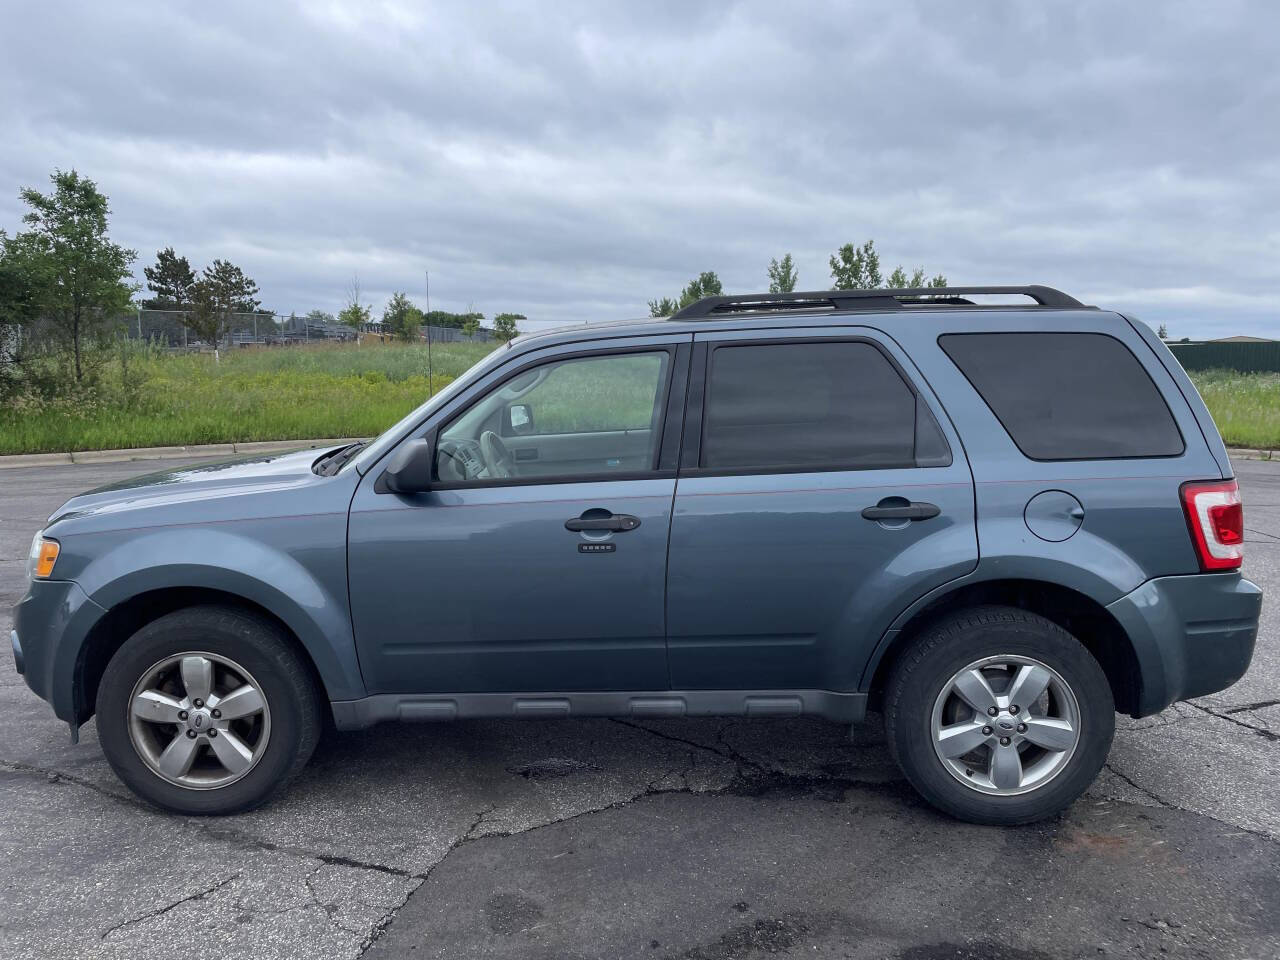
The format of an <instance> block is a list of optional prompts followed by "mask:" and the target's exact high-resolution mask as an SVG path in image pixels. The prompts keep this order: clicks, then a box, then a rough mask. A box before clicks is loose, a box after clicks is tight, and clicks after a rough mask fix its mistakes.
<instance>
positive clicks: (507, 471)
mask: <svg viewBox="0 0 1280 960" xmlns="http://www.w3.org/2000/svg"><path fill="white" fill-rule="evenodd" d="M480 454H481V456H483V457H484V463H485V466H486V467H487V468H488V470H489V476H491V477H514V476H515V475H516V462H515V460H514V459H512V457H511V451H509V450H508V449H507V445H506V444H505V443H503V442H502V438H501V437H499V436H498V435H497V434H496V433H494V432H493V431H492V430H486V431H485V432H484V433H482V434H480Z"/></svg>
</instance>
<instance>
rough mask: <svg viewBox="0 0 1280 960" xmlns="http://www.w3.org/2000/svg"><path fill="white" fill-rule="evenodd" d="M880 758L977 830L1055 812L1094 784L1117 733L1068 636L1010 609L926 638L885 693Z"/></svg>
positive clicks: (941, 626) (1092, 672) (963, 620)
mask: <svg viewBox="0 0 1280 960" xmlns="http://www.w3.org/2000/svg"><path fill="white" fill-rule="evenodd" d="M885 726H886V733H887V736H888V742H889V749H890V751H891V752H892V753H893V754H894V757H895V759H896V760H897V761H898V764H899V765H900V766H901V767H902V770H903V773H904V774H906V777H907V779H908V780H909V781H910V782H911V784H912V785H913V786H914V787H915V788H916V789H917V790H918V791H920V793H921V794H922V795H923V796H924V797H925V799H926V800H928V801H929V802H930V803H932V804H933V805H934V806H936V807H938V808H939V809H940V810H943V811H944V812H946V813H949V814H951V815H952V816H955V817H958V818H960V819H962V820H969V821H972V822H974V823H986V824H1017V823H1029V822H1031V821H1034V820H1040V819H1043V818H1045V817H1049V816H1052V815H1054V814H1056V813H1060V812H1061V811H1062V810H1064V809H1066V808H1067V807H1068V806H1070V805H1071V803H1073V802H1074V801H1075V800H1076V799H1077V798H1078V797H1079V796H1080V795H1081V794H1082V793H1084V791H1085V790H1086V789H1087V788H1088V786H1089V784H1090V783H1092V782H1093V779H1094V778H1095V777H1096V776H1097V775H1098V771H1099V770H1100V769H1101V768H1102V764H1103V763H1104V762H1105V761H1106V758H1107V753H1108V752H1109V751H1110V749H1111V739H1112V736H1113V735H1114V733H1115V704H1114V701H1113V699H1112V696H1111V687H1110V685H1109V684H1108V683H1107V678H1106V675H1105V674H1104V673H1103V672H1102V668H1101V667H1100V666H1099V665H1098V662H1097V661H1096V660H1095V659H1094V658H1093V656H1092V655H1091V654H1090V653H1089V651H1088V650H1086V649H1085V648H1084V646H1083V645H1082V644H1081V643H1080V642H1079V641H1078V640H1077V639H1076V638H1075V637H1073V636H1072V635H1071V634H1069V633H1067V632H1066V631H1065V630H1063V629H1062V628H1061V627H1059V626H1058V625H1057V624H1055V623H1053V622H1052V621H1049V620H1046V619H1045V618H1043V617H1040V616H1037V615H1035V614H1032V613H1028V612H1026V611H1024V610H1018V609H1016V608H1011V607H980V608H976V609H972V610H966V611H963V612H960V613H957V614H954V615H952V616H950V617H948V618H946V619H945V620H942V621H940V622H939V623H937V624H935V625H933V626H932V627H930V628H928V629H926V630H925V631H924V632H923V633H922V634H921V636H920V637H919V638H917V640H916V643H915V644H914V645H913V646H912V647H911V648H909V649H908V650H907V651H906V652H905V653H904V654H903V656H902V657H901V659H900V660H899V661H898V663H897V664H896V665H895V667H894V670H893V672H892V674H891V676H890V679H889V683H888V686H887V688H886V691H885Z"/></svg>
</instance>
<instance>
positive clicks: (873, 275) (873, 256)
mask: <svg viewBox="0 0 1280 960" xmlns="http://www.w3.org/2000/svg"><path fill="white" fill-rule="evenodd" d="M827 262H828V263H830V264H831V279H832V281H834V285H833V286H832V288H831V289H832V290H881V289H888V290H915V289H920V288H922V287H934V288H937V287H945V286H946V285H947V278H946V277H944V276H943V275H942V274H940V273H939V274H937V275H936V276H935V277H934V278H933V279H932V280H929V281H928V282H926V281H925V273H924V267H916V268H915V270H914V271H912V273H911V275H910V276H907V271H906V270H904V269H902V265H901V264H899V265H898V266H896V267H894V268H893V272H892V273H890V274H889V279H888V280H887V281H886V280H885V279H884V277H883V276H882V275H881V273H880V254H878V253H877V252H876V243H875V241H874V240H868V241H867V242H866V243H864V244H863V245H862V246H860V247H855V246H854V245H853V244H852V243H846V244H845V245H844V246H843V247H841V248H840V249H839V250H837V251H836V252H835V253H833V254H832V255H831V257H830V259H829V260H828V261H827Z"/></svg>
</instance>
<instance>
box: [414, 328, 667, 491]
mask: <svg viewBox="0 0 1280 960" xmlns="http://www.w3.org/2000/svg"><path fill="white" fill-rule="evenodd" d="M669 366H670V360H669V355H668V353H667V352H666V351H653V352H644V353H623V354H607V355H600V356H591V357H577V358H573V359H567V360H554V361H551V362H549V363H544V364H541V365H539V366H536V367H531V368H529V369H527V370H524V371H521V372H520V373H518V374H516V375H515V376H514V377H512V378H511V379H509V380H506V381H504V382H503V383H502V384H500V385H499V386H497V387H495V388H494V389H493V390H491V391H490V392H489V393H487V394H485V395H484V396H483V397H481V398H480V399H479V400H477V401H476V402H475V403H474V404H472V405H471V406H470V407H469V408H468V409H467V410H466V411H465V412H464V413H462V414H461V415H459V416H458V417H457V418H456V419H454V420H453V421H452V422H451V423H450V424H449V425H448V426H447V427H445V429H444V430H443V431H441V433H440V436H439V439H438V441H437V444H436V474H437V477H438V478H439V480H440V481H442V482H444V483H478V484H483V483H494V482H504V481H512V480H537V479H546V480H548V481H553V480H574V479H582V478H587V477H599V476H607V475H609V474H635V473H641V472H645V471H649V470H652V469H653V468H654V464H655V461H656V457H657V450H658V444H659V441H660V434H661V428H662V423H661V416H660V414H661V408H662V398H663V394H664V392H665V389H664V388H665V386H666V382H667V373H668V368H669Z"/></svg>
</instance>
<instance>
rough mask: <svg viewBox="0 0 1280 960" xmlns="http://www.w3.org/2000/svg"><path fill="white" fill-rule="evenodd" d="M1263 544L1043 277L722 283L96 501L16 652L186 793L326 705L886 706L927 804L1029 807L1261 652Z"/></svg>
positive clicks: (43, 558)
mask: <svg viewBox="0 0 1280 960" xmlns="http://www.w3.org/2000/svg"><path fill="white" fill-rule="evenodd" d="M978 295H982V296H989V295H1003V296H1006V297H1015V296H1016V297H1019V298H1021V299H1022V301H1024V302H1022V303H1017V304H1015V305H999V306H992V305H980V304H977V303H975V302H973V297H975V296H978ZM1242 544H1243V515H1242V511H1241V504H1240V497H1239V492H1238V489H1237V486H1236V483H1235V481H1234V480H1233V479H1232V469H1231V463H1230V461H1229V460H1228V458H1227V452H1226V449H1225V447H1224V446H1223V444H1222V441H1221V439H1220V437H1219V436H1218V433H1217V431H1216V429H1215V428H1214V424H1213V421H1212V420H1211V418H1210V416H1209V414H1208V411H1207V410H1206V409H1205V407H1204V404H1203V403H1202V401H1201V400H1200V397H1199V395H1198V394H1197V393H1196V390H1195V388H1194V387H1193V385H1192V384H1191V382H1190V380H1189V379H1188V378H1187V376H1186V374H1185V373H1184V372H1183V371H1182V369H1181V367H1180V366H1179V365H1178V363H1177V361H1176V360H1175V359H1174V358H1173V356H1172V355H1171V354H1170V353H1169V351H1168V350H1167V349H1166V348H1165V346H1164V345H1163V344H1162V343H1161V342H1160V341H1159V339H1157V338H1156V337H1155V336H1154V335H1153V334H1152V332H1151V331H1150V330H1149V329H1148V328H1147V327H1146V326H1144V325H1143V324H1141V323H1139V322H1138V321H1136V320H1133V319H1131V318H1128V317H1126V316H1123V315H1121V314H1119V313H1114V312H1108V311H1103V310H1099V309H1097V308H1095V307H1088V306H1085V305H1083V304H1081V303H1079V302H1078V301H1076V300H1075V299H1073V298H1071V297H1069V296H1067V295H1066V294H1063V293H1061V292H1059V291H1057V290H1053V289H1050V288H1047V287H1039V286H1029V287H953V288H947V289H930V290H897V291H888V290H870V291H824V292H817V293H797V294H779V295H769V294H757V295H750V296H740V297H713V298H708V299H705V300H701V301H698V302H697V303H694V304H692V305H691V306H689V307H687V308H685V309H684V310H682V311H680V312H679V313H677V314H676V315H675V316H673V317H670V318H664V319H657V320H644V321H635V322H629V323H624V324H612V325H611V324H602V325H595V326H586V327H575V328H572V329H564V330H560V331H553V332H549V333H544V334H540V335H536V336H526V337H521V338H519V339H517V340H515V341H513V342H512V343H511V344H510V345H508V346H507V347H505V348H500V349H498V350H496V351H495V352H493V353H492V354H490V355H489V356H488V357H486V358H485V359H484V360H482V361H480V362H479V363H478V364H477V365H476V366H475V367H473V368H472V369H471V370H470V371H469V372H468V373H466V374H465V375H463V376H462V377H460V378H458V379H457V380H456V381H454V382H453V383H451V384H450V385H449V386H448V387H447V388H446V389H444V390H443V391H441V392H440V393H438V394H437V395H436V396H434V397H432V398H430V399H429V400H428V401H427V402H426V403H425V404H423V405H422V406H421V407H419V408H418V409H417V410H414V411H413V412H412V413H410V414H409V415H408V416H407V417H405V418H404V420H402V421H401V422H400V423H398V424H396V425H395V426H393V427H391V428H390V429H389V430H387V431H386V432H385V433H383V434H382V435H381V436H379V437H377V438H376V439H374V440H373V441H371V442H369V443H361V444H354V445H350V446H346V447H340V448H337V449H332V450H328V451H326V452H324V453H323V454H322V455H320V456H319V457H318V458H317V456H316V455H315V453H314V452H312V451H308V452H302V453H296V454H290V455H285V456H279V457H270V458H266V459H259V460H250V461H240V462H232V463H219V464H214V465H212V466H195V467H187V468H182V469H178V470H172V471H169V472H165V473H158V474H153V475H151V476H148V477H142V478H138V479H134V480H130V481H127V482H124V483H119V484H115V485H112V486H107V487H103V488H100V489H98V490H94V491H91V492H89V493H86V494H83V495H81V496H78V497H75V498H73V499H72V500H70V501H68V502H67V503H66V504H65V505H64V506H63V507H61V508H60V509H59V510H58V511H57V512H55V513H54V515H53V516H52V517H50V519H49V522H48V524H47V526H46V527H45V529H44V530H42V531H40V532H39V533H38V534H37V535H36V537H35V539H34V541H33V543H32V551H31V562H30V571H31V577H32V579H31V584H30V589H29V590H28V592H27V594H26V595H25V596H24V597H23V599H22V600H21V602H20V603H19V604H18V606H17V608H16V612H15V625H16V629H15V631H14V633H13V637H12V642H13V650H14V656H15V658H16V661H17V664H18V669H19V671H20V672H24V673H25V677H26V681H27V683H28V684H29V685H30V686H31V688H32V689H33V690H34V691H35V692H36V693H37V694H39V695H40V696H41V697H43V698H45V699H46V700H48V701H49V702H50V703H51V704H52V706H53V709H54V711H55V713H56V714H57V716H58V717H60V718H61V719H63V720H65V721H67V722H68V723H69V724H70V725H71V729H72V735H73V738H74V737H75V735H76V732H77V730H78V728H79V726H80V725H81V724H83V723H84V722H85V721H86V720H87V719H89V718H90V717H92V716H94V715H95V714H96V716H97V726H98V732H99V737H100V740H101V744H102V749H103V751H104V752H105V754H106V756H107V759H108V760H109V761H110V763H111V765H112V767H113V768H114V769H115V771H116V773H117V774H118V775H119V776H120V778H121V779H122V780H123V781H124V782H125V783H126V784H128V786H129V787H131V788H132V789H133V790H134V791H136V792H137V793H138V794H139V795H141V796H142V797H144V798H146V799H148V800H150V801H151V802H153V803H156V804H158V805H160V806H162V807H166V808H168V809H171V810H177V811H181V812H185V813H193V814H223V813H232V812H236V811H242V810H247V809H249V808H252V807H254V806H256V805H258V804H260V803H262V802H263V801H264V800H266V799H267V797H268V796H269V795H270V794H271V793H272V792H273V791H274V790H276V789H277V788H279V787H280V785H281V784H282V783H284V782H285V781H286V780H287V779H288V777H289V776H290V775H291V774H292V773H294V772H296V771H297V770H298V769H299V768H300V767H301V766H302V765H304V764H305V763H306V762H307V759H308V758H309V756H310V754H311V752H312V750H313V748H314V746H315V743H316V739H317V736H318V734H319V731H320V730H321V728H322V726H323V725H324V724H325V723H326V722H332V723H333V724H334V725H336V726H337V728H338V729H344V730H345V729H355V728H361V727H366V726H369V725H372V724H374V723H378V722H380V721H383V720H449V719H453V718H461V717H562V716H630V717H671V716H689V715H708V714H716V715H739V716H748V717H762V716H793V715H800V714H810V715H816V716H820V717H825V718H827V719H829V720H832V721H837V722H840V723H853V722H857V721H861V720H862V719H863V718H864V715H865V713H866V712H867V711H868V709H869V708H870V709H875V710H878V711H880V712H881V713H883V716H884V722H885V727H886V731H887V736H888V744H889V748H890V750H891V751H892V753H893V755H894V756H895V757H896V759H897V761H898V762H899V764H900V765H901V767H902V769H903V771H904V773H905V775H906V777H907V778H908V779H909V780H910V782H911V783H912V784H913V785H914V786H915V787H916V788H917V789H918V790H919V791H920V793H921V794H923V795H924V797H926V798H927V799H928V800H929V801H930V802H931V803H933V804H934V805H936V806H937V807H938V808H940V809H941V810H944V811H946V812H947V813H950V814H952V815H954V816H956V817H960V818H963V819H966V820H971V821H976V822H981V823H1000V824H1012V823H1024V822H1028V821H1032V820H1036V819H1039V818H1042V817H1046V816H1049V815H1052V814H1055V813H1057V812H1059V811H1061V810H1063V809H1064V808H1065V807H1066V806H1068V805H1069V804H1070V803H1072V802H1073V801H1074V800H1075V799H1076V798H1077V797H1079V796H1080V795H1081V793H1082V792H1083V791H1084V790H1085V789H1086V788H1087V786H1088V785H1089V784H1090V783H1091V782H1092V780H1093V779H1094V777H1095V776H1096V775H1097V773H1098V770H1099V769H1100V768H1101V766H1102V764H1103V762H1104V760H1105V759H1106V756H1107V752H1108V750H1109V749H1110V745H1111V740H1112V735H1113V732H1114V726H1115V712H1116V711H1117V710H1118V711H1121V712H1124V713H1127V714H1130V715H1132V716H1135V717H1141V716H1145V715H1147V714H1151V713H1155V712H1157V711H1159V710H1161V709H1163V708H1164V707H1166V706H1167V705H1168V704H1170V703H1172V702H1174V701H1176V700H1180V699H1186V698H1190V697H1196V696H1201V695H1203V694H1207V693H1210V692H1213V691H1217V690H1221V689H1223V688H1224V687H1226V686H1228V685H1230V684H1231V683H1233V682H1235V681H1236V680H1237V679H1238V678H1239V677H1240V676H1241V675H1242V674H1243V673H1244V672H1245V670H1246V669H1247V667H1248V665H1249V661H1250V658H1251V657H1252V654H1253V647H1254V642H1255V638H1256V634H1257V628H1258V616H1259V610H1260V606H1261V592H1260V591H1259V589H1258V588H1257V587H1256V586H1255V585H1254V584H1252V583H1250V582H1249V581H1248V580H1246V579H1244V578H1243V577H1242V576H1241V575H1240V566H1241V562H1242Z"/></svg>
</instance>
